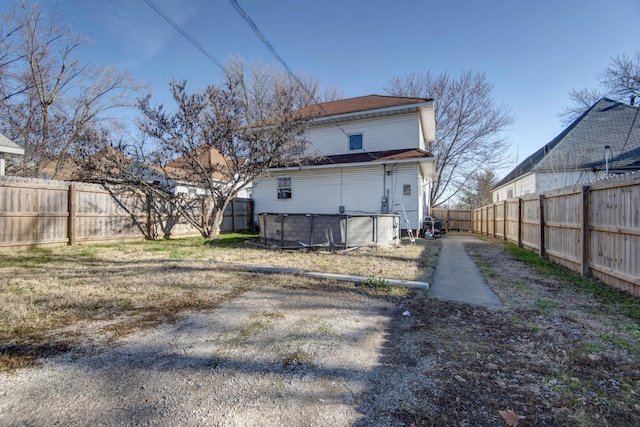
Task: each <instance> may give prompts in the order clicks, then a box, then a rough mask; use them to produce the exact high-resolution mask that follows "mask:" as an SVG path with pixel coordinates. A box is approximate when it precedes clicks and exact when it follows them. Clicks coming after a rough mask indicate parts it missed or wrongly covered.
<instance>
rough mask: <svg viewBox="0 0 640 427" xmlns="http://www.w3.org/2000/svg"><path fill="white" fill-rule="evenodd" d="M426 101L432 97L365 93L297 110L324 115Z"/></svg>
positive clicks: (314, 115)
mask: <svg viewBox="0 0 640 427" xmlns="http://www.w3.org/2000/svg"><path fill="white" fill-rule="evenodd" d="M428 101H433V99H432V98H409V97H404V96H384V95H366V96H358V97H356V98H348V99H341V100H338V101H329V102H322V103H320V104H315V105H310V106H308V107H305V108H303V109H301V110H300V111H299V112H300V113H301V114H303V115H305V114H310V115H311V116H312V117H326V116H334V115H338V114H347V113H357V112H361V111H369V110H378V109H382V108H390V107H399V106H403V105H411V104H420V103H423V102H428Z"/></svg>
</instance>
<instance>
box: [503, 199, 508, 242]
mask: <svg viewBox="0 0 640 427" xmlns="http://www.w3.org/2000/svg"><path fill="white" fill-rule="evenodd" d="M502 240H505V241H506V240H507V201H506V200H505V201H504V202H502Z"/></svg>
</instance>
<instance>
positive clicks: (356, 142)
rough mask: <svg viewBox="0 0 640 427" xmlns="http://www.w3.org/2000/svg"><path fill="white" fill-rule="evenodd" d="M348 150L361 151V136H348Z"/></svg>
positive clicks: (359, 134) (357, 134)
mask: <svg viewBox="0 0 640 427" xmlns="http://www.w3.org/2000/svg"><path fill="white" fill-rule="evenodd" d="M349 150H362V134H361V133H356V134H353V135H349Z"/></svg>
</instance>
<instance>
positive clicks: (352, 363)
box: [0, 276, 432, 426]
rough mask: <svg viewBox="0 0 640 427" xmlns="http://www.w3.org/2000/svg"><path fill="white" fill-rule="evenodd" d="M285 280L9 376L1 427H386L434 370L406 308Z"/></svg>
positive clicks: (90, 329) (99, 329) (104, 337)
mask: <svg viewBox="0 0 640 427" xmlns="http://www.w3.org/2000/svg"><path fill="white" fill-rule="evenodd" d="M288 280H289V281H296V280H297V278H287V277H284V276H283V277H279V278H278V280H273V285H261V286H259V287H256V288H251V289H247V290H245V291H244V292H236V295H235V298H232V299H230V300H228V301H227V302H225V303H224V304H222V305H221V306H220V307H218V308H215V309H212V310H209V311H204V312H189V313H186V314H185V315H184V316H182V317H181V318H180V319H179V320H178V321H175V322H173V323H165V324H162V325H160V326H159V327H156V328H154V329H144V330H142V331H138V332H136V333H135V334H132V335H128V336H125V337H124V338H120V339H117V340H116V341H112V340H110V339H109V335H108V334H107V333H106V332H105V331H107V330H108V327H109V324H110V322H112V321H110V322H91V323H84V324H81V325H76V326H74V330H73V331H66V332H67V333H69V332H74V333H77V334H81V335H82V336H84V337H86V338H83V340H84V341H83V344H82V345H80V346H78V347H76V348H75V349H74V350H73V351H70V352H65V353H62V354H59V355H57V356H55V357H52V358H48V359H46V360H44V364H43V365H42V366H40V367H33V368H27V369H22V370H18V371H16V372H14V373H10V374H5V373H3V374H0V424H1V425H166V426H169V425H170V426H177V425H194V426H195V425H220V426H236V425H237V426H240V425H242V426H251V425H260V426H265V425H278V426H281V425H305V426H311V425H313V426H336V425H363V426H364V425H384V424H387V423H388V422H389V420H390V419H391V418H389V417H391V416H392V413H393V412H394V411H396V410H398V409H399V408H400V409H401V408H402V406H403V405H405V404H406V405H407V406H408V407H412V406H415V404H416V402H415V397H414V396H415V395H416V393H415V392H416V390H418V389H422V388H424V386H425V384H427V383H428V381H429V379H428V378H429V376H430V372H431V371H432V367H431V361H430V360H429V359H428V358H426V357H419V356H418V352H417V351H416V350H417V348H418V347H417V339H418V336H417V333H416V332H415V330H414V321H415V316H404V315H403V314H402V313H403V312H404V311H405V307H404V305H403V302H402V301H403V300H402V299H401V298H388V297H380V296H377V295H373V294H369V293H368V292H363V291H362V290H360V289H356V288H354V287H353V285H342V284H337V283H330V282H314V281H309V280H307V281H304V282H302V281H300V280H297V281H298V282H299V283H291V284H290V285H285V286H283V283H287V281H288Z"/></svg>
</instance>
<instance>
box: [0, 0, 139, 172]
mask: <svg viewBox="0 0 640 427" xmlns="http://www.w3.org/2000/svg"><path fill="white" fill-rule="evenodd" d="M4 26H6V27H7V28H12V29H15V31H11V32H9V33H7V35H6V37H5V38H6V40H5V41H6V43H5V45H4V46H6V47H7V51H6V52H5V54H6V55H7V58H8V59H10V60H11V62H8V63H7V65H6V66H5V73H6V74H5V76H6V77H7V80H8V81H10V82H11V83H10V86H11V88H12V92H11V93H6V94H5V96H4V101H3V103H2V105H0V107H2V110H1V112H2V115H3V117H2V118H3V119H4V121H5V123H7V124H8V133H9V134H10V137H11V138H12V139H13V140H14V141H15V142H17V143H18V144H20V145H22V146H23V148H24V149H25V162H24V165H23V170H22V174H23V175H27V176H37V177H38V176H40V175H41V174H42V168H43V166H44V165H45V164H47V163H49V162H52V161H53V162H54V164H55V167H54V172H53V176H52V177H53V178H55V177H56V175H57V174H58V172H59V171H60V167H61V165H62V164H64V161H65V158H66V157H67V156H69V155H73V156H78V155H80V154H81V153H86V152H87V151H90V147H91V146H96V147H98V146H99V145H101V144H98V142H100V141H96V139H95V138H96V137H98V136H101V135H102V136H104V135H105V134H106V132H107V128H108V127H109V125H110V123H111V122H112V121H113V116H111V115H110V114H109V112H110V111H114V110H117V109H120V108H126V107H132V106H133V105H134V103H135V99H136V94H137V91H138V90H139V89H140V86H139V85H138V84H137V83H136V82H135V81H134V80H133V79H132V78H131V77H130V76H129V75H128V74H127V73H125V72H121V71H119V70H117V69H116V68H114V67H97V66H94V65H93V64H91V63H88V62H82V61H80V59H79V57H78V54H79V51H80V49H81V48H82V47H83V46H85V45H87V44H88V42H89V41H88V40H87V39H86V38H84V37H82V36H79V35H76V34H73V33H72V32H71V29H70V27H69V26H68V25H67V24H66V23H65V22H62V21H60V20H58V18H57V16H56V14H55V11H54V13H53V14H52V15H51V16H50V17H47V16H45V15H44V13H43V12H42V9H41V7H40V6H39V5H32V4H30V3H27V2H22V3H21V4H19V5H18V6H17V8H16V9H14V11H13V13H11V14H9V15H7V16H6V17H5V21H4ZM5 92H7V91H5ZM9 95H10V96H9ZM96 149H97V148H96Z"/></svg>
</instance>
